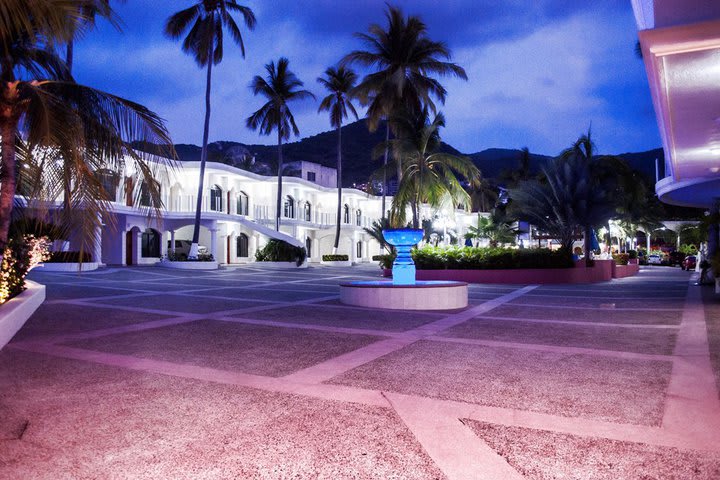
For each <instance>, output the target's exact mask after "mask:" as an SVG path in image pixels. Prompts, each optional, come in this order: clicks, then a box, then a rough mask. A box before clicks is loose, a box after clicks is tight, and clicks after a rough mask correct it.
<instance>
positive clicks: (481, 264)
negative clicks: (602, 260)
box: [412, 246, 574, 270]
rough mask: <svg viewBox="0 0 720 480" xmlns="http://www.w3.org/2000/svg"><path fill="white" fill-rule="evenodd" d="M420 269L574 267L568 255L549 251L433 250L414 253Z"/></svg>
mask: <svg viewBox="0 0 720 480" xmlns="http://www.w3.org/2000/svg"><path fill="white" fill-rule="evenodd" d="M412 257H413V260H414V261H415V266H416V268H417V269H418V270H504V269H520V268H531V269H535V268H572V267H573V266H574V263H573V261H572V257H571V256H570V255H568V254H567V253H566V252H560V251H552V250H549V249H546V248H533V249H513V248H493V247H433V246H424V247H422V248H416V249H413V251H412Z"/></svg>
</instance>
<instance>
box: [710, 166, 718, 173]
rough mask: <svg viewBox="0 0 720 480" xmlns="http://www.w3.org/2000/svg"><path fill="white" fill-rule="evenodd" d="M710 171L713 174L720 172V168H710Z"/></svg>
mask: <svg viewBox="0 0 720 480" xmlns="http://www.w3.org/2000/svg"><path fill="white" fill-rule="evenodd" d="M710 171H711V172H712V173H717V172H720V167H710Z"/></svg>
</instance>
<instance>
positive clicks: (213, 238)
mask: <svg viewBox="0 0 720 480" xmlns="http://www.w3.org/2000/svg"><path fill="white" fill-rule="evenodd" d="M217 232H218V231H217V228H213V229H211V230H210V253H211V254H212V256H213V258H214V259H215V261H216V262H219V260H218V256H217Z"/></svg>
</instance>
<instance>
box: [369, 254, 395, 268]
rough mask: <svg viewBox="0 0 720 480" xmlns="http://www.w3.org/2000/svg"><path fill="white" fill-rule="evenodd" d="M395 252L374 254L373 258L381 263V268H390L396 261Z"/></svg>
mask: <svg viewBox="0 0 720 480" xmlns="http://www.w3.org/2000/svg"><path fill="white" fill-rule="evenodd" d="M395 257H396V255H395V254H386V255H373V257H372V259H373V260H374V261H376V262H378V264H379V265H380V268H382V269H385V270H390V269H391V268H392V264H393V262H394V261H395Z"/></svg>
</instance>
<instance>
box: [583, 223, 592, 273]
mask: <svg viewBox="0 0 720 480" xmlns="http://www.w3.org/2000/svg"><path fill="white" fill-rule="evenodd" d="M591 249H592V227H589V226H588V227H585V266H586V267H592V265H593V261H592V257H591V255H592V253H591Z"/></svg>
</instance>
